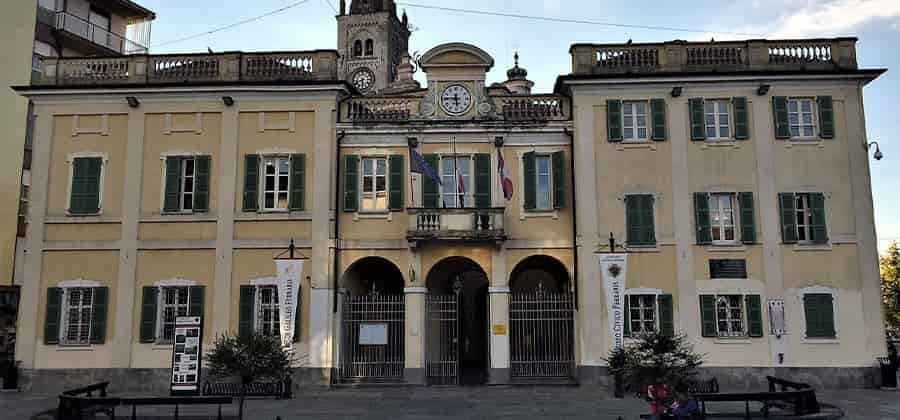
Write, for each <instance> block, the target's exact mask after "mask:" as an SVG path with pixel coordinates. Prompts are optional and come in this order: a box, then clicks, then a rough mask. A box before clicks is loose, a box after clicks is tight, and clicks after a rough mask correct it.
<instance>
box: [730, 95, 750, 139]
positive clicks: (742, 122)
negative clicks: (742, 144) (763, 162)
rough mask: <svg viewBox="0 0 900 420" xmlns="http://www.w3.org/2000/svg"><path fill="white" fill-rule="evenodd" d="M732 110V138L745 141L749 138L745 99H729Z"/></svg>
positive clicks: (748, 118)
mask: <svg viewBox="0 0 900 420" xmlns="http://www.w3.org/2000/svg"><path fill="white" fill-rule="evenodd" d="M731 107H732V108H733V109H734V138H735V139H737V140H746V139H747V138H749V137H750V115H749V113H748V111H747V98H746V97H743V96H739V97H736V98H731Z"/></svg>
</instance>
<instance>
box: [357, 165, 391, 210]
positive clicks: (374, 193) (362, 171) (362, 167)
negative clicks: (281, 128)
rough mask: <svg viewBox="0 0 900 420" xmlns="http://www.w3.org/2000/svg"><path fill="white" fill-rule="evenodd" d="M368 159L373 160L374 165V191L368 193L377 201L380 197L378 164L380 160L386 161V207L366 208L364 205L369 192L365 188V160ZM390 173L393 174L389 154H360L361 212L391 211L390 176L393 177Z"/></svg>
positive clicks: (359, 188)
mask: <svg viewBox="0 0 900 420" xmlns="http://www.w3.org/2000/svg"><path fill="white" fill-rule="evenodd" d="M367 160H369V161H372V162H373V166H372V183H373V185H372V193H368V194H369V195H370V196H371V198H373V199H374V200H376V202H377V199H378V191H377V188H376V187H377V185H378V180H377V178H378V175H377V172H378V171H377V168H378V166H377V165H378V161H379V160H382V161H384V208H373V209H366V208H365V207H364V206H363V203H364V200H365V199H366V194H367V193H366V192H365V188H364V186H365V184H366V175H365V161H367ZM390 174H391V168H390V159H388V156H387V155H363V156H360V157H359V187H358V191H359V213H387V212H390V203H389V201H390V191H391V186H390V178H391V177H390Z"/></svg>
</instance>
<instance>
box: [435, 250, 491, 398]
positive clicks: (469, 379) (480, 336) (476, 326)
mask: <svg viewBox="0 0 900 420" xmlns="http://www.w3.org/2000/svg"><path fill="white" fill-rule="evenodd" d="M425 285H426V286H427V287H428V298H427V305H426V306H427V308H426V312H427V314H426V316H427V318H426V326H427V328H428V334H427V337H428V341H427V343H426V370H427V372H426V373H427V375H428V379H429V383H432V384H464V385H479V384H483V383H485V382H486V381H487V370H488V306H487V305H488V277H487V274H486V273H485V272H484V270H482V268H481V267H480V266H479V265H478V264H477V263H476V262H474V261H472V260H470V259H468V258H464V257H449V258H446V259H443V260H441V261H440V262H438V263H437V264H435V265H434V267H432V268H431V271H429V273H428V276H427V277H426V280H425Z"/></svg>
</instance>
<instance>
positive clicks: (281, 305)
mask: <svg viewBox="0 0 900 420" xmlns="http://www.w3.org/2000/svg"><path fill="white" fill-rule="evenodd" d="M275 269H276V273H277V275H276V278H277V284H278V320H279V322H280V323H281V345H282V346H283V347H284V348H291V347H292V346H293V342H294V324H295V322H294V320H295V319H296V316H297V299H299V298H300V296H299V292H300V276H301V275H302V274H303V260H275Z"/></svg>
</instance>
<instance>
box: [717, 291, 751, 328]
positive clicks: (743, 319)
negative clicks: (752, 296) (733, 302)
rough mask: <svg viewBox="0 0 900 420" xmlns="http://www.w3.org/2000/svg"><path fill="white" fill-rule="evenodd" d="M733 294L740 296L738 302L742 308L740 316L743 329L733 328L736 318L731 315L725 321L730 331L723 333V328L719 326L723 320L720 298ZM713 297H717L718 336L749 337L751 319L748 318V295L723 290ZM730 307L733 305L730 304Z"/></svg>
mask: <svg viewBox="0 0 900 420" xmlns="http://www.w3.org/2000/svg"><path fill="white" fill-rule="evenodd" d="M731 296H737V297H738V304H739V305H740V310H741V317H740V321H741V331H740V332H734V331H733V329H732V328H731V323H732V322H734V321H735V319H734V318H732V317H730V316H727V317H726V319H725V320H724V321H725V322H726V326H727V330H728V332H726V333H725V334H723V333H722V330H721V329H720V328H719V322H720V321H721V320H720V319H719V299H720V298H725V299H727V297H731ZM713 297H714V299H715V314H716V336H718V337H719V338H746V337H749V335H750V333H749V325H748V324H749V321H748V319H747V295H746V294H744V293H728V292H722V293H715V294H713ZM728 308H731V307H730V306H729V307H728Z"/></svg>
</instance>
